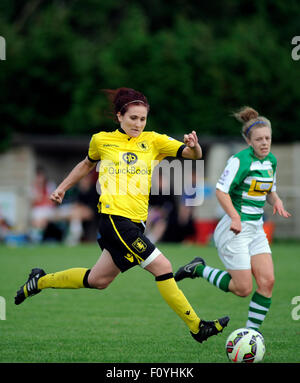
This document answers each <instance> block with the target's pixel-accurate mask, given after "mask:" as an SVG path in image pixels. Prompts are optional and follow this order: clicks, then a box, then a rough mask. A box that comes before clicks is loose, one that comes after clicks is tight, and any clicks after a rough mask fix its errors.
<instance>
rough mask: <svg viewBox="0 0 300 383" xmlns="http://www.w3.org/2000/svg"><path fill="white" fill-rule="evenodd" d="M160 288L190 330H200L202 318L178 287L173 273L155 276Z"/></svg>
mask: <svg viewBox="0 0 300 383" xmlns="http://www.w3.org/2000/svg"><path fill="white" fill-rule="evenodd" d="M155 280H156V284H157V287H158V290H159V292H160V294H161V296H162V297H163V298H164V300H165V301H166V302H167V304H168V305H169V306H170V307H171V308H172V309H173V310H174V311H175V313H176V314H177V315H179V317H180V318H181V319H182V320H183V321H184V322H185V323H186V324H187V326H188V327H189V329H190V331H191V332H192V333H194V334H196V333H197V332H198V331H199V323H200V318H199V317H198V316H197V314H196V313H195V311H194V310H193V308H192V306H191V305H190V303H189V302H188V300H187V299H186V297H185V296H184V294H183V292H182V291H181V290H180V289H179V288H178V286H177V283H176V282H175V279H174V278H173V274H172V273H170V274H164V275H161V276H159V277H156V278H155Z"/></svg>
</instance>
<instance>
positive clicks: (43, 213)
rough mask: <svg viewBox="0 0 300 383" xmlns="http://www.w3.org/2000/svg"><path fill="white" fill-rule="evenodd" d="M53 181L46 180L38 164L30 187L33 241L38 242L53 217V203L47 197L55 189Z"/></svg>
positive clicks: (31, 234) (44, 173) (31, 235)
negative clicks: (31, 187)
mask: <svg viewBox="0 0 300 383" xmlns="http://www.w3.org/2000/svg"><path fill="white" fill-rule="evenodd" d="M55 187H56V185H55V184H54V182H51V181H49V180H48V178H47V175H46V172H45V170H44V169H43V168H42V167H41V166H38V167H37V169H36V175H35V180H34V183H33V189H32V202H31V205H32V210H31V233H30V237H31V239H32V241H33V242H40V241H42V238H43V233H44V230H45V229H46V227H47V225H48V223H49V222H50V221H51V220H52V219H53V217H54V212H55V205H54V203H53V202H52V201H50V199H49V195H50V194H51V193H52V192H53V190H55Z"/></svg>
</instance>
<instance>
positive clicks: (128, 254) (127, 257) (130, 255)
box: [125, 253, 134, 263]
mask: <svg viewBox="0 0 300 383" xmlns="http://www.w3.org/2000/svg"><path fill="white" fill-rule="evenodd" d="M125 258H126V259H127V260H128V261H129V262H131V263H132V262H133V261H134V258H133V255H132V254H130V253H127V254H126V255H125Z"/></svg>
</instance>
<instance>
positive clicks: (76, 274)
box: [38, 267, 88, 290]
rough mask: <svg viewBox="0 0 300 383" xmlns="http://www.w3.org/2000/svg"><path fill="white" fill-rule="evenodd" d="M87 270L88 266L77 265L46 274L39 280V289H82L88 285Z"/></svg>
mask: <svg viewBox="0 0 300 383" xmlns="http://www.w3.org/2000/svg"><path fill="white" fill-rule="evenodd" d="M87 271H88V269H86V268H81V267H80V268H79V267H77V268H73V269H68V270H63V271H58V272H57V273H51V274H46V275H44V276H43V277H41V278H40V279H39V280H38V289H40V290H43V289H48V288H55V289H80V288H82V287H88V285H87V281H85V275H86V273H87Z"/></svg>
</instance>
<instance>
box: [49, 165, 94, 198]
mask: <svg viewBox="0 0 300 383" xmlns="http://www.w3.org/2000/svg"><path fill="white" fill-rule="evenodd" d="M95 165H96V163H95V162H91V161H90V160H89V159H88V158H85V159H84V160H83V161H81V162H79V163H78V164H77V165H76V166H75V168H73V170H72V171H71V172H70V173H69V175H68V176H67V177H66V178H65V179H64V180H63V181H62V183H61V184H59V186H58V187H57V188H56V189H55V190H54V192H53V193H52V194H51V195H50V199H51V201H54V202H56V203H58V204H61V203H62V201H63V199H64V196H65V193H66V191H67V190H69V189H70V188H71V187H72V186H74V185H75V184H77V182H79V181H80V180H81V179H82V178H83V177H84V176H86V175H87V174H88V173H89V172H90V171H91V170H92V169H93V168H94V167H95Z"/></svg>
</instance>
